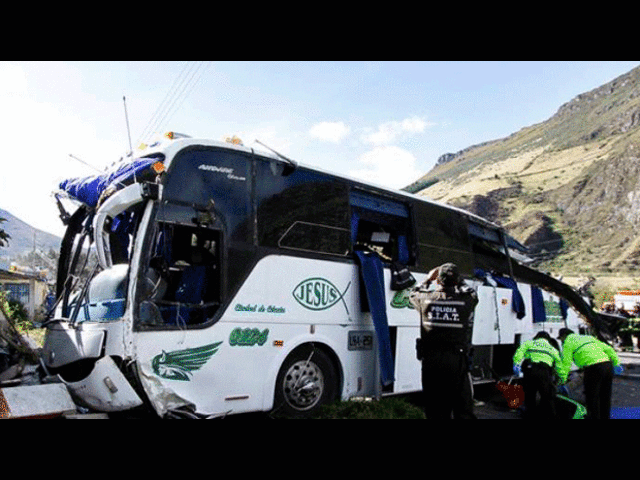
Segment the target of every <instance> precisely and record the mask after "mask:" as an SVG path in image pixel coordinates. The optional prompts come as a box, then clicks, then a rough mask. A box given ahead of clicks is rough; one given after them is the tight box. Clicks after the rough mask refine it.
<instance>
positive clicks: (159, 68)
mask: <svg viewBox="0 0 640 480" xmlns="http://www.w3.org/2000/svg"><path fill="white" fill-rule="evenodd" d="M638 65H640V61H588V62H587V61H474V62H471V61H438V62H434V61H379V62H378V61H357V62H347V61H321V62H316V61H313V62H311V61H288V62H267V61H260V62H255V61H253V62H240V61H238V62H216V61H166V62H164V61H146V62H145V61H126V62H125V61H122V62H120V61H118V62H116V61H93V62H89V61H83V62H53V61H51V62H50V61H47V62H44V61H37V62H0V135H1V138H2V141H3V145H2V150H3V154H2V159H1V160H0V165H1V167H2V169H1V171H0V208H2V209H4V210H7V211H9V212H10V213H11V214H13V215H15V216H17V217H18V218H20V219H21V220H23V221H25V222H27V223H28V224H30V225H32V226H33V227H35V228H38V229H41V230H44V231H47V232H50V233H53V234H55V235H59V236H62V234H63V233H64V226H63V225H62V222H61V221H60V219H59V216H58V210H57V207H56V204H55V200H54V197H53V193H54V192H55V191H57V188H58V185H59V183H60V182H61V181H62V180H65V179H67V178H74V177H84V176H89V175H93V174H95V173H98V172H99V171H103V170H104V169H105V168H106V167H108V166H109V165H111V164H113V162H114V161H117V160H118V159H119V158H120V157H122V156H123V155H125V154H126V153H127V152H128V151H129V145H130V144H131V145H132V146H133V147H134V148H135V147H136V146H137V145H139V144H140V143H141V142H144V141H148V140H149V139H150V138H151V137H152V136H153V134H155V133H163V132H166V131H169V130H173V131H176V132H180V133H184V134H187V135H189V136H192V137H196V138H208V139H213V140H221V139H223V138H224V137H226V136H232V135H236V136H238V137H240V138H241V139H242V141H243V143H244V145H245V146H249V147H253V148H254V149H256V150H261V149H263V147H261V146H260V145H259V144H256V143H255V140H256V139H257V140H259V141H260V142H262V143H264V144H266V145H268V146H269V147H271V148H273V149H275V150H277V151H279V152H280V153H282V154H284V155H286V156H288V157H290V158H292V159H293V160H296V161H297V162H299V163H301V164H306V165H311V166H314V167H319V168H321V169H323V170H325V171H330V172H336V173H340V174H343V175H347V176H350V177H353V178H356V179H362V180H366V181H370V182H373V183H376V184H378V185H382V186H385V187H389V188H395V189H399V188H402V187H404V186H406V185H408V184H410V183H412V182H413V181H415V180H417V179H418V178H419V177H420V176H422V175H424V174H425V173H426V172H428V171H429V170H430V169H431V168H433V166H434V165H435V163H436V161H437V159H438V158H439V157H440V156H441V155H443V154H445V153H455V152H458V151H460V150H462V149H464V148H467V147H469V146H471V145H475V144H478V143H482V142H486V141H490V140H496V139H499V138H503V137H506V136H508V135H510V134H512V133H514V132H517V131H518V130H520V129H521V128H524V127H527V126H530V125H533V124H535V123H540V122H543V121H545V120H547V119H548V118H549V117H551V116H552V115H553V114H554V113H555V112H556V111H557V110H558V108H559V107H560V106H561V105H562V104H564V103H566V102H568V101H570V100H572V99H573V98H574V97H576V96H577V95H579V94H581V93H584V92H587V91H589V90H591V89H593V88H596V87H599V86H600V85H602V84H604V83H607V82H609V81H611V80H613V79H614V78H616V77H618V76H619V75H622V74H624V73H627V72H628V71H630V70H631V69H633V68H635V67H637V66H638ZM123 97H125V98H126V103H125V101H123ZM127 125H128V127H129V128H127ZM129 139H130V140H129Z"/></svg>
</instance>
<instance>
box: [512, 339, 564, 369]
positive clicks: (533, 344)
mask: <svg viewBox="0 0 640 480" xmlns="http://www.w3.org/2000/svg"><path fill="white" fill-rule="evenodd" d="M523 360H529V361H531V362H532V363H544V364H545V365H549V366H550V367H555V368H556V371H558V374H560V371H559V369H560V365H561V360H560V352H558V350H556V349H555V348H554V347H553V345H551V344H550V343H549V342H548V341H547V340H546V339H544V338H536V339H534V340H527V341H526V342H524V343H522V345H520V346H519V347H518V349H517V350H516V353H515V354H514V356H513V364H514V365H520V364H521V363H522V362H523Z"/></svg>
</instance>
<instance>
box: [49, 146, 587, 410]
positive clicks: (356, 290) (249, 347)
mask: <svg viewBox="0 0 640 480" xmlns="http://www.w3.org/2000/svg"><path fill="white" fill-rule="evenodd" d="M60 187H61V192H60V193H59V194H58V195H66V196H67V197H68V198H71V199H73V200H74V202H75V204H76V205H77V208H76V210H75V211H74V212H73V213H72V214H70V213H67V211H66V209H65V208H64V207H63V206H62V203H61V202H60V201H59V199H60V198H61V197H58V205H59V206H60V209H61V217H62V218H63V221H64V222H65V223H66V226H67V230H66V234H65V236H64V238H63V241H62V245H61V251H60V259H59V266H58V277H57V289H56V300H57V304H56V308H55V310H54V311H53V312H52V313H51V316H50V319H49V320H48V321H47V325H46V328H47V332H46V337H45V344H44V347H43V362H44V364H45V366H46V368H47V370H48V371H49V373H51V374H54V375H58V376H59V377H60V379H61V380H62V381H63V382H64V383H65V384H66V385H67V387H68V389H69V391H70V392H71V393H72V394H73V396H74V399H75V400H76V401H77V402H78V403H79V404H80V405H84V406H85V407H87V408H90V409H92V410H96V411H102V412H115V411H125V410H130V409H134V408H147V409H149V410H150V411H152V412H155V414H157V415H158V416H160V417H166V416H181V415H184V416H196V417H215V416H222V415H227V414H237V413H243V412H252V411H273V412H279V413H282V414H284V415H288V416H309V415H312V414H313V413H314V412H316V411H317V409H318V408H319V407H320V406H321V405H323V404H326V403H328V402H332V401H335V400H338V399H349V398H353V397H369V396H374V397H379V396H381V395H385V394H398V393H408V392H413V391H419V390H421V389H422V385H421V375H420V368H421V366H420V362H419V361H418V360H417V358H416V352H415V344H416V339H417V338H418V337H419V335H420V334H419V315H418V314H417V312H415V311H414V310H412V307H411V305H410V304H409V302H408V298H407V297H408V292H409V289H410V287H409V288H405V289H399V290H392V289H391V267H392V266H393V265H398V264H401V265H403V266H406V267H408V268H409V270H410V271H411V273H412V275H413V276H414V277H415V280H416V281H417V282H422V281H423V280H424V278H425V276H426V274H427V272H429V271H430V270H431V269H432V268H433V267H435V266H438V265H440V264H442V263H444V262H450V261H453V262H455V263H456V264H458V266H459V269H460V271H461V273H462V274H463V275H464V277H465V278H466V280H467V282H468V283H470V284H471V285H473V286H474V288H476V289H477V291H478V296H479V300H480V302H479V304H478V306H477V308H476V311H475V323H474V331H473V344H474V349H475V354H474V368H473V369H472V371H471V375H472V376H473V379H474V381H475V382H482V381H488V380H492V378H493V376H494V375H495V373H496V372H497V374H498V375H500V374H508V373H510V372H511V356H512V355H513V352H514V351H515V348H516V347H517V346H518V344H519V342H521V341H523V340H526V339H529V338H531V337H533V335H535V333H536V332H537V331H539V330H541V329H545V330H547V331H551V332H552V333H556V332H554V329H559V328H560V327H562V326H569V327H571V328H575V329H578V327H579V326H581V325H585V323H583V322H584V321H586V322H587V323H586V324H587V325H589V324H591V325H595V324H596V322H597V319H596V318H594V313H593V311H592V310H591V308H590V307H589V306H588V305H587V304H586V303H585V302H584V301H583V299H582V298H581V297H580V296H579V295H578V294H577V293H575V292H574V291H573V290H572V289H571V288H569V287H567V286H566V285H564V284H562V283H561V282H559V281H557V280H555V279H553V278H551V277H549V276H547V275H545V274H542V273H540V272H537V271H535V270H533V269H531V268H529V267H527V266H526V265H524V264H523V263H521V262H519V261H517V260H516V259H515V254H516V252H517V251H520V252H522V251H525V250H526V249H525V248H524V247H522V246H521V245H520V244H519V243H518V242H516V241H515V240H514V239H512V238H510V237H509V236H507V235H506V234H505V232H504V231H503V230H502V229H501V228H499V227H498V226H497V225H495V224H493V223H490V222H488V221H485V220H484V219H482V218H479V217H477V216H475V215H473V214H470V213H468V212H465V211H463V210H460V209H456V208H453V207H450V206H446V205H442V204H439V203H436V202H432V201H429V200H427V199H424V198H420V197H417V196H414V195H411V194H407V193H404V192H399V191H391V190H388V189H384V188H381V187H377V186H374V185H370V184H367V183H363V182H360V181H355V180H351V179H348V178H345V177H342V176H338V175H333V174H329V173H326V172H323V171H321V170H319V169H316V168H311V167H308V166H304V165H302V164H298V163H296V162H293V161H291V160H289V159H288V158H286V157H284V156H282V155H280V154H278V153H277V152H275V151H270V152H265V151H262V150H259V151H258V150H254V149H253V148H250V147H246V146H243V145H238V144H231V143H223V142H215V141H210V140H197V139H193V138H189V137H186V136H181V135H169V136H168V137H167V138H165V139H164V140H163V141H161V142H157V143H156V144H155V145H153V146H151V147H149V148H147V149H146V150H144V151H143V152H142V153H141V154H140V156H138V157H136V158H128V159H126V160H125V161H124V162H122V163H121V164H119V165H117V166H116V167H113V169H112V170H111V171H110V172H106V173H104V174H102V175H96V176H92V177H87V178H83V179H70V180H67V181H65V182H63V183H62V184H61V185H60ZM565 307H568V308H565ZM434 389H437V386H434ZM427 393H428V392H427Z"/></svg>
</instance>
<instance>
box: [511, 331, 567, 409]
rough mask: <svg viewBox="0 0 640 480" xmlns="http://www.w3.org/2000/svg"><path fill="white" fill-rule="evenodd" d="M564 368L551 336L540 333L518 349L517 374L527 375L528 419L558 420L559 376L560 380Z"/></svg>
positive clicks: (514, 366)
mask: <svg viewBox="0 0 640 480" xmlns="http://www.w3.org/2000/svg"><path fill="white" fill-rule="evenodd" d="M560 366H561V359H560V352H559V351H558V350H557V349H556V348H554V347H553V345H552V344H551V336H550V335H549V334H548V333H547V332H538V333H537V334H536V336H535V337H534V338H533V340H528V341H526V342H523V343H522V344H521V345H520V346H519V347H518V349H517V350H516V353H515V354H514V355H513V373H515V374H516V375H519V374H520V373H521V372H522V373H523V379H522V388H523V389H524V407H525V418H529V419H531V418H540V419H552V418H555V416H556V410H555V391H556V387H555V374H556V373H558V376H559V373H560ZM538 393H539V394H540V404H538V403H537V394H538Z"/></svg>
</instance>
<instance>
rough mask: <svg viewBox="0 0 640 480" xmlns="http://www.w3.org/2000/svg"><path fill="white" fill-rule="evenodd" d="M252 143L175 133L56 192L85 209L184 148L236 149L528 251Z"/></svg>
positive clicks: (483, 225) (479, 221) (165, 164)
mask: <svg viewBox="0 0 640 480" xmlns="http://www.w3.org/2000/svg"><path fill="white" fill-rule="evenodd" d="M256 142H257V143H259V144H260V145H262V146H264V147H266V148H267V149H269V150H270V151H268V150H264V149H262V148H259V149H254V148H253V147H249V146H245V145H243V144H242V142H241V141H239V139H238V138H237V137H232V138H229V139H227V141H216V140H211V139H203V138H191V137H189V136H187V135H183V134H179V133H176V132H168V133H166V134H165V135H163V136H162V137H161V138H158V139H157V140H156V141H155V142H153V143H152V144H151V145H149V146H147V145H143V146H142V147H143V148H140V149H138V151H136V152H135V156H134V155H129V156H127V157H123V158H121V159H120V160H119V161H118V162H114V164H112V165H111V167H110V168H109V169H107V170H105V172H104V173H102V174H99V175H92V176H89V177H83V178H71V179H67V180H64V181H63V182H61V183H60V190H62V191H63V192H64V193H66V194H67V195H68V196H69V197H71V198H73V199H75V200H77V201H80V202H81V203H84V204H85V205H88V206H89V207H92V208H95V207H96V206H97V205H98V202H99V200H100V196H101V195H102V194H103V193H104V192H105V191H106V190H108V189H109V188H110V187H112V188H117V186H118V185H126V184H129V183H133V182H136V181H145V180H148V179H150V178H153V177H155V175H157V174H158V173H159V172H160V171H162V169H163V170H166V169H167V168H169V166H170V164H171V161H172V159H173V157H174V156H175V154H176V153H177V152H178V151H180V150H181V149H183V148H184V147H186V146H190V145H202V146H212V147H218V148H225V149H229V150H238V151H241V152H244V153H247V154H249V155H257V156H261V157H264V158H268V159H270V160H274V161H277V162H281V163H284V164H286V165H290V166H291V165H294V166H296V167H298V166H299V167H303V168H305V169H309V170H313V171H316V172H320V173H324V174H327V175H330V176H333V177H335V178H340V179H343V180H346V181H347V182H349V183H351V184H354V185H357V186H358V187H360V188H365V189H373V190H375V191H377V192H378V193H384V194H389V195H392V196H394V197H396V198H397V197H404V198H406V199H410V200H413V201H419V202H425V203H430V204H433V205H438V206H440V207H443V208H446V209H449V210H452V211H456V212H458V213H460V214H462V215H464V216H466V217H467V218H468V219H469V220H471V221H472V222H474V225H473V227H472V228H474V230H475V231H474V233H475V235H476V236H480V237H485V238H486V239H487V240H489V241H494V242H497V241H498V240H499V235H497V232H501V231H502V232H503V234H504V240H505V241H506V242H507V245H508V247H509V248H512V249H515V250H518V251H521V252H527V251H528V249H527V247H525V246H523V245H522V244H520V243H519V242H518V241H517V240H515V239H514V238H512V237H511V236H509V235H507V234H506V232H504V231H503V229H502V227H501V226H499V225H497V224H495V223H493V222H491V221H489V220H487V219H485V218H482V217H480V216H478V215H476V214H474V213H472V212H469V211H466V210H463V209H460V208H458V207H454V206H452V205H447V204H444V203H440V202H437V201H435V200H432V199H429V198H426V197H421V196H418V195H415V194H412V193H408V192H405V191H402V190H396V189H392V188H389V187H385V186H383V185H377V184H375V183H373V182H368V181H364V180H359V179H356V178H352V177H349V176H347V175H343V174H339V173H335V172H329V171H326V170H323V169H322V168H319V167H316V166H311V165H308V164H304V163H299V162H297V161H295V162H294V161H292V160H290V159H288V158H287V157H285V156H284V155H281V154H279V153H278V152H276V151H275V150H272V149H270V148H269V147H267V146H266V145H264V144H262V143H261V142H259V141H257V140H256ZM159 164H161V165H159ZM484 229H488V230H489V231H490V232H491V234H490V235H489V234H487V233H486V232H483V231H484ZM498 243H499V242H498Z"/></svg>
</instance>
